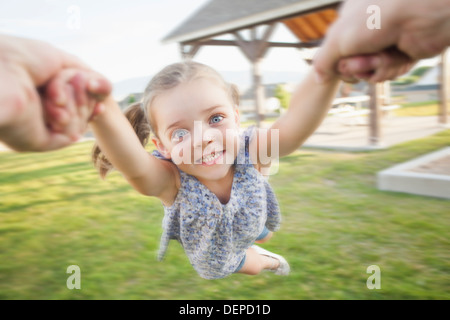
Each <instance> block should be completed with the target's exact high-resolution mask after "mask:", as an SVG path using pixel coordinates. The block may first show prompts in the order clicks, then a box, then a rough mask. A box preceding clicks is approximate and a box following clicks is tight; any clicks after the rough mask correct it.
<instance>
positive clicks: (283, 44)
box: [198, 39, 322, 49]
mask: <svg viewBox="0 0 450 320" xmlns="http://www.w3.org/2000/svg"><path fill="white" fill-rule="evenodd" d="M242 41H243V43H245V44H249V41H246V40H243V39H242ZM321 42H322V41H321V40H320V41H311V42H267V47H272V48H297V49H303V48H316V47H319V46H320V44H321ZM198 43H199V44H200V45H201V46H232V47H239V43H238V42H237V41H236V40H215V39H211V40H205V41H200V42H198Z"/></svg>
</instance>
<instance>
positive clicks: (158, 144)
mask: <svg viewBox="0 0 450 320" xmlns="http://www.w3.org/2000/svg"><path fill="white" fill-rule="evenodd" d="M152 142H153V144H154V145H155V146H156V149H158V151H159V153H161V154H162V155H163V156H164V158H166V159H170V158H171V155H170V152H169V150H167V148H166V147H164V145H163V144H162V143H161V141H160V140H159V139H158V138H156V137H153V138H152Z"/></svg>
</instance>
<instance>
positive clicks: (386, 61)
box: [337, 49, 415, 83]
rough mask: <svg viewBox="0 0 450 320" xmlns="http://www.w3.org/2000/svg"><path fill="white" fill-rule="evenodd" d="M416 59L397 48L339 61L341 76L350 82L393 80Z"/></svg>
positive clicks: (408, 68)
mask: <svg viewBox="0 0 450 320" xmlns="http://www.w3.org/2000/svg"><path fill="white" fill-rule="evenodd" d="M414 63H415V61H413V60H411V59H410V58H409V57H408V56H406V55H405V54H403V53H402V52H400V51H398V50H397V49H389V50H385V51H383V52H381V53H378V54H372V55H360V56H353V57H348V58H343V59H341V60H340V61H339V63H338V67H337V68H338V72H339V77H340V78H341V79H342V80H343V81H345V82H350V83H355V82H358V81H360V80H366V81H367V82H370V83H376V82H382V81H386V80H393V79H395V78H397V77H398V76H400V75H402V74H405V73H406V72H408V71H409V70H410V69H411V68H412V66H413V65H414Z"/></svg>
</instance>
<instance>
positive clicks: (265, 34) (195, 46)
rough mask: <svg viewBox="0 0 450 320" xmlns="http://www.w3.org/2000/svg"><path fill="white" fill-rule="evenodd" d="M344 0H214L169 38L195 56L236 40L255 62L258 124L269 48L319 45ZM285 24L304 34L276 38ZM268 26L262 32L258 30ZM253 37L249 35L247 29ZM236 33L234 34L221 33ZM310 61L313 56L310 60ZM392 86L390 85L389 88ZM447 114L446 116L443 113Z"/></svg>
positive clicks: (372, 124) (375, 118)
mask: <svg viewBox="0 0 450 320" xmlns="http://www.w3.org/2000/svg"><path fill="white" fill-rule="evenodd" d="M341 2H342V0H210V1H209V2H208V3H206V4H205V5H204V6H203V7H202V8H200V9H199V10H198V11H197V12H195V13H194V14H193V15H191V16H190V17H189V18H188V19H187V20H186V21H184V22H183V23H182V24H180V25H179V26H178V27H177V28H176V29H175V30H173V31H172V32H171V33H170V34H168V35H167V36H166V37H165V38H164V39H163V42H164V43H169V42H178V43H179V45H180V51H181V55H182V57H183V59H193V58H194V56H195V55H196V53H197V52H198V51H199V49H200V48H201V47H204V46H235V47H238V48H239V49H240V50H241V51H242V53H243V54H244V55H245V57H247V59H248V60H249V61H250V63H251V65H252V75H253V91H254V96H255V114H256V122H257V125H258V126H260V121H261V120H263V117H264V116H263V114H262V112H261V111H262V106H263V101H264V91H263V86H262V75H261V68H260V66H261V62H262V60H263V58H264V56H265V55H266V53H267V51H268V49H269V48H272V47H278V48H297V49H299V50H303V49H305V48H315V47H318V46H319V45H320V43H321V41H322V39H323V38H324V36H325V33H326V31H327V29H328V27H329V26H330V25H331V23H333V21H334V20H335V19H336V17H337V15H338V13H337V9H338V7H339V5H340V3H341ZM278 23H281V24H284V25H285V26H286V27H287V28H288V29H289V30H290V31H291V32H292V33H293V34H294V35H295V37H296V38H297V39H298V42H294V43H286V42H276V41H271V39H270V38H271V36H272V34H273V31H274V29H275V26H276V24H278ZM257 28H259V31H260V30H261V29H263V31H262V32H257ZM244 31H247V33H249V34H250V37H249V38H248V37H247V39H246V37H244V35H243V32H244ZM223 35H231V37H232V39H231V40H223V39H218V38H219V37H221V36H223ZM307 62H308V63H311V61H310V60H309V61H308V60H307ZM369 88H370V89H369V95H370V103H369V106H370V108H369V109H370V113H369V114H370V116H369V142H368V143H369V145H371V146H375V147H376V146H378V145H380V144H381V139H382V132H381V111H382V110H381V106H382V104H383V103H385V102H384V101H388V99H384V98H385V97H384V96H383V92H384V88H385V86H384V84H376V85H370V86H369ZM387 92H388V91H387ZM442 119H444V117H442Z"/></svg>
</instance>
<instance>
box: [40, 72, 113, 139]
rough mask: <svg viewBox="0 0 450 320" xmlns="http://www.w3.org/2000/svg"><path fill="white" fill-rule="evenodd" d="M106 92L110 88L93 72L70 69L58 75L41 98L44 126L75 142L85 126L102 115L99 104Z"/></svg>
mask: <svg viewBox="0 0 450 320" xmlns="http://www.w3.org/2000/svg"><path fill="white" fill-rule="evenodd" d="M110 91H111V84H110V83H109V82H108V81H107V80H106V79H104V78H103V77H101V76H100V75H98V74H96V73H94V72H91V71H84V70H74V69H69V70H65V71H63V72H60V74H58V75H57V76H56V77H54V78H53V79H52V80H51V81H50V83H49V84H48V85H47V86H46V91H45V93H44V95H43V96H44V98H43V105H44V114H45V119H46V124H47V126H48V127H49V128H50V130H51V131H53V132H57V133H60V134H64V135H66V136H67V137H69V138H70V139H71V140H72V141H75V140H78V138H79V137H80V136H81V135H82V134H83V133H84V132H85V131H86V128H87V125H88V122H89V121H90V120H92V118H93V117H95V116H96V115H98V114H99V113H101V112H102V106H103V105H102V104H101V103H100V102H101V101H102V100H103V99H104V98H105V96H107V95H108V94H109V93H110Z"/></svg>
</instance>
